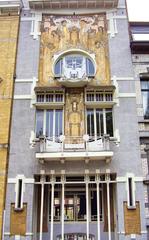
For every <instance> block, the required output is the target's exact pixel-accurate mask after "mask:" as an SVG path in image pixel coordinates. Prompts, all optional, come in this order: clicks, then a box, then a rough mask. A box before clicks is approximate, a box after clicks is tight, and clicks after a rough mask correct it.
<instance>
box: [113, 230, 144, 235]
mask: <svg viewBox="0 0 149 240" xmlns="http://www.w3.org/2000/svg"><path fill="white" fill-rule="evenodd" d="M117 234H119V235H120V234H125V231H121V232H120V231H118V232H117ZM141 234H147V231H146V230H143V231H141Z"/></svg>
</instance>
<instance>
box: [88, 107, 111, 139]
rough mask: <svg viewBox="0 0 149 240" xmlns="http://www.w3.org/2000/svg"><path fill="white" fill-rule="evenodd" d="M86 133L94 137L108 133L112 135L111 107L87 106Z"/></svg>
mask: <svg viewBox="0 0 149 240" xmlns="http://www.w3.org/2000/svg"><path fill="white" fill-rule="evenodd" d="M87 134H88V135H89V136H90V137H94V138H95V139H97V138H99V137H101V136H103V135H104V134H109V135H110V137H112V136H113V119H112V109H111V108H107V109H102V108H94V109H93V108H88V109H87Z"/></svg>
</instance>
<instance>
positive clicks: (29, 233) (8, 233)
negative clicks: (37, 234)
mask: <svg viewBox="0 0 149 240" xmlns="http://www.w3.org/2000/svg"><path fill="white" fill-rule="evenodd" d="M4 235H5V236H9V235H11V233H10V232H4ZM33 235H34V233H32V232H26V233H25V236H33Z"/></svg>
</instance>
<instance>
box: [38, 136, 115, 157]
mask: <svg viewBox="0 0 149 240" xmlns="http://www.w3.org/2000/svg"><path fill="white" fill-rule="evenodd" d="M39 146H40V153H47V152H53V153H54V152H71V151H72V152H81V151H82V152H100V151H110V145H109V135H104V136H103V137H89V136H88V135H84V136H82V137H80V136H71V137H67V136H63V135H61V136H60V137H44V136H40V138H39Z"/></svg>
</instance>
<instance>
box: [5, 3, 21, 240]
mask: <svg viewBox="0 0 149 240" xmlns="http://www.w3.org/2000/svg"><path fill="white" fill-rule="evenodd" d="M9 2H10V1H9ZM19 8H20V7H19V1H18V2H17V1H15V6H14V5H13V3H12V2H11V3H9V5H8V1H7V3H6V1H1V3H0V239H1V238H2V229H3V217H4V215H5V214H4V209H5V194H6V184H7V182H6V180H7V171H8V157H9V135H10V125H11V112H12V99H13V88H14V79H15V62H16V50H17V39H18V26H19V11H18V10H19Z"/></svg>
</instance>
